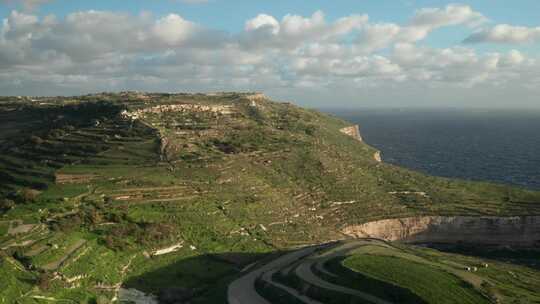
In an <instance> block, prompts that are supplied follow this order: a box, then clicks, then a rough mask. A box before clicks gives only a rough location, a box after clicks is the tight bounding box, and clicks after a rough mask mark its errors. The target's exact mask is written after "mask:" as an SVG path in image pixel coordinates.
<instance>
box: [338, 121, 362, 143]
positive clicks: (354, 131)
mask: <svg viewBox="0 0 540 304" xmlns="http://www.w3.org/2000/svg"><path fill="white" fill-rule="evenodd" d="M339 131H341V133H344V134H347V135H349V136H351V137H353V138H355V139H357V140H359V141H362V135H360V127H359V126H358V125H354V126H350V127H346V128H342V129H340V130H339Z"/></svg>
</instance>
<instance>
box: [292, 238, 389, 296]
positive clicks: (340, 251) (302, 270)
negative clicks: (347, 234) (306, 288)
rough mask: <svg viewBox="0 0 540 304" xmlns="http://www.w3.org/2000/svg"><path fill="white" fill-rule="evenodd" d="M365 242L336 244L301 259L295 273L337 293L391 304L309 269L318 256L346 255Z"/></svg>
mask: <svg viewBox="0 0 540 304" xmlns="http://www.w3.org/2000/svg"><path fill="white" fill-rule="evenodd" d="M366 244H369V243H368V242H367V241H355V242H351V243H346V244H344V245H342V246H338V247H336V248H333V249H332V250H330V251H329V252H325V253H324V254H322V255H320V256H318V257H313V258H309V259H307V260H306V261H303V262H302V263H301V264H300V265H299V266H298V267H296V275H297V276H298V277H300V278H301V279H302V280H303V281H305V282H307V283H309V284H311V285H313V286H317V287H320V288H323V289H328V290H333V291H337V292H339V293H344V294H349V295H353V296H357V297H359V298H362V299H364V300H366V301H368V302H371V303H376V304H393V303H392V302H388V301H386V300H383V299H380V298H378V297H375V296H373V295H370V294H368V293H365V292H362V291H359V290H356V289H353V288H349V287H344V286H341V285H337V284H334V283H330V282H327V281H325V280H323V279H321V278H319V277H318V276H316V275H315V274H314V273H313V271H311V267H312V266H313V264H315V263H316V262H317V261H318V260H319V259H320V258H322V257H324V258H325V259H333V258H335V257H338V256H343V255H346V254H347V252H349V251H351V250H353V249H356V248H358V247H361V246H364V245H366Z"/></svg>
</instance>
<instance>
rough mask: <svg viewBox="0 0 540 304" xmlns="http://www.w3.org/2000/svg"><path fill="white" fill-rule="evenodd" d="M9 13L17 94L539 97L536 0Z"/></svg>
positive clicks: (65, 2) (26, 5) (157, 1)
mask: <svg viewBox="0 0 540 304" xmlns="http://www.w3.org/2000/svg"><path fill="white" fill-rule="evenodd" d="M194 2H197V3H194ZM51 15H54V18H51V17H50V16H51ZM351 15H355V16H352V17H351ZM0 16H1V17H2V18H3V19H4V22H3V27H2V32H1V35H3V36H0V90H2V91H4V92H6V93H8V94H22V95H25V94H39V95H42V94H43V95H55V93H57V94H77V93H86V92H91V91H99V90H120V89H142V90H154V91H155V90H170V91H176V90H187V91H195V90H198V91H213V90H228V89H230V90H242V89H245V90H262V91H265V92H267V93H268V94H269V95H271V96H275V97H276V98H281V99H291V98H294V99H297V100H298V102H299V103H302V104H308V105H311V104H313V105H315V106H319V105H320V106H326V105H328V104H329V103H338V105H344V106H355V105H359V106H364V105H365V104H364V103H367V102H368V101H365V100H359V98H358V96H362V99H369V100H371V101H370V102H372V101H375V103H376V104H377V105H381V106H397V105H399V106H422V105H430V106H432V105H434V106H439V105H440V106H449V105H450V106H452V105H456V106H469V105H470V106H490V107H491V106H493V107H510V106H515V105H516V103H515V102H513V103H509V102H508V101H505V99H506V98H507V96H515V94H519V96H520V98H519V100H521V101H520V102H518V105H517V106H523V107H537V106H539V105H538V101H535V98H533V94H536V93H537V92H536V91H535V90H536V89H535V88H537V87H538V86H537V84H538V83H540V76H539V72H540V68H539V66H540V63H538V59H537V57H538V55H539V54H540V1H537V0H523V1H513V2H511V3H510V2H509V1H503V0H489V1H488V0H477V1H462V2H448V1H434V0H431V1H428V0H417V1H414V0H393V1H390V0H383V1H367V0H356V1H355V0H343V1H322V0H310V1H299V0H287V1H282V0H275V1H254V0H240V1H220V0H209V1H193V0H192V1H182V0H129V1H127V0H109V1H104V0H98V1H74V0H0ZM93 22H94V23H95V24H92V23H93ZM340 22H342V23H340ZM115 35H116V36H115ZM150 58H151V59H152V60H149V59H150ZM2 77H4V78H2ZM3 79H4V81H2V80H3ZM456 90H458V92H460V94H461V95H459V96H458V97H459V98H456V96H455V92H456ZM336 91H339V92H340V94H341V96H339V97H340V98H339V101H328V99H331V98H332V99H335V92H336ZM396 92H398V93H397V94H396ZM486 92H493V93H492V94H486ZM396 95H397V96H402V98H400V99H402V100H400V101H396ZM473 99H474V101H471V100H473Z"/></svg>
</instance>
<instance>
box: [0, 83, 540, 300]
mask: <svg viewBox="0 0 540 304" xmlns="http://www.w3.org/2000/svg"><path fill="white" fill-rule="evenodd" d="M160 106H161V108H160ZM171 106H175V108H171ZM167 107H169V108H167ZM124 111H125V112H124ZM346 126H348V123H347V122H344V121H342V120H340V119H338V118H335V117H331V116H328V115H325V114H322V113H319V112H317V111H312V110H305V109H301V108H298V107H296V106H294V105H291V104H287V103H277V102H271V101H269V100H267V99H265V98H261V97H260V96H254V95H251V94H248V93H223V94H216V95H204V94H144V93H136V92H127V93H120V94H108V93H103V94H96V95H87V96H79V97H54V98H52V97H51V98H37V99H35V100H34V101H32V100H28V99H21V100H18V99H14V98H4V99H1V98H0V212H1V217H0V248H2V255H1V259H2V260H1V263H0V287H1V288H2V290H3V291H2V292H1V295H0V303H2V301H3V303H13V302H15V301H18V302H20V303H38V302H39V299H38V298H39V297H49V298H54V299H57V300H62V301H72V302H76V303H95V302H97V301H98V299H100V300H99V301H107V300H103V299H111V298H113V297H114V296H115V294H116V293H117V290H118V288H119V287H120V284H123V285H122V286H124V287H126V288H129V287H133V288H137V289H139V290H141V291H144V292H152V293H153V294H156V295H158V296H160V297H162V298H170V292H169V291H170V290H171V288H183V291H182V292H181V294H183V295H184V296H185V297H187V298H190V299H191V300H192V302H194V303H216V302H219V300H222V299H223V298H224V294H225V290H226V286H227V283H228V282H230V281H231V280H232V279H233V278H235V277H236V276H237V275H238V273H239V270H240V269H242V268H243V267H245V266H247V265H249V264H251V263H252V262H254V261H256V260H259V259H261V258H263V257H265V256H267V255H268V254H271V253H272V252H276V251H280V250H285V249H289V248H292V247H297V246H301V245H305V244H313V243H320V242H325V241H328V240H332V239H336V238H338V237H341V234H340V232H339V231H340V229H341V228H342V227H343V226H344V225H349V224H355V223H362V222H366V221H369V220H373V219H380V218H387V217H400V216H409V215H415V214H472V215H487V214H489V215H515V214H540V194H539V193H538V192H532V191H527V190H524V189H517V188H512V187H507V186H503V185H493V184H487V183H472V182H465V181H458V180H451V179H445V178H438V177H430V176H426V175H423V174H420V173H417V172H412V171H410V170H406V169H403V168H399V167H395V166H392V165H389V164H384V163H379V162H377V161H376V160H375V159H374V158H373V155H374V153H375V152H376V150H375V149H373V148H372V147H370V146H368V145H366V144H365V143H362V142H359V141H357V140H355V139H354V138H351V137H349V136H347V135H345V134H342V133H341V132H340V131H339V130H340V129H341V128H343V127H346ZM402 191H409V192H411V193H413V192H425V193H426V194H427V195H426V196H418V195H411V194H396V193H399V192H402ZM340 202H350V203H347V204H341V203H340ZM170 248H173V249H170ZM167 249H170V251H168V250H167ZM159 252H166V253H164V254H159ZM51 274H53V275H52V276H53V277H52V278H51ZM36 297H37V298H36Z"/></svg>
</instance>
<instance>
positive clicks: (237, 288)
mask: <svg viewBox="0 0 540 304" xmlns="http://www.w3.org/2000/svg"><path fill="white" fill-rule="evenodd" d="M325 246H327V245H326V244H323V245H318V246H310V247H306V248H302V249H300V250H297V251H294V252H291V253H288V254H285V255H283V256H281V257H279V258H277V259H275V260H273V261H272V262H270V263H268V264H266V265H264V266H262V267H260V268H258V269H256V270H254V271H252V272H250V273H248V274H246V275H245V276H243V277H241V278H239V279H237V280H236V281H234V282H232V283H231V285H229V288H228V290H227V300H228V302H229V304H271V303H270V302H268V301H267V300H266V299H265V298H263V297H261V296H260V295H259V294H258V293H257V291H256V290H255V281H256V280H257V278H259V277H260V276H262V275H263V274H264V273H265V272H269V271H272V270H274V269H280V268H283V267H285V266H287V265H289V264H291V263H294V262H296V261H298V260H299V259H301V258H304V257H306V256H309V255H311V254H313V253H314V252H316V251H317V250H318V249H321V248H324V247H325Z"/></svg>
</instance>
